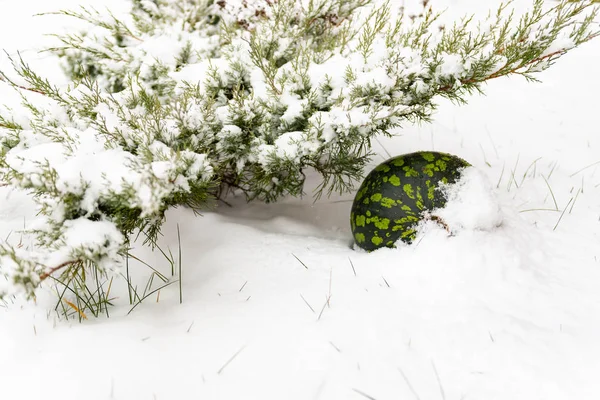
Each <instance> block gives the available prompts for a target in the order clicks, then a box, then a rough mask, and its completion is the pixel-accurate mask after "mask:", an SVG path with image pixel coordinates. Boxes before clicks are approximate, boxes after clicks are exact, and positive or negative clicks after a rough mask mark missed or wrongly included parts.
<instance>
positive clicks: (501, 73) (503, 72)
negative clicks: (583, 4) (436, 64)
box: [439, 33, 600, 92]
mask: <svg viewBox="0 0 600 400" xmlns="http://www.w3.org/2000/svg"><path fill="white" fill-rule="evenodd" d="M599 35H600V33H594V34H592V35H589V36H588V37H587V38H586V39H585V40H583V42H587V41H589V40H591V39H593V38H595V37H597V36H599ZM567 51H568V50H565V49H562V50H557V51H555V52H552V53H550V54H546V55H545V56H542V57H538V58H535V59H533V60H531V61H529V62H528V63H527V64H524V65H519V66H518V67H515V68H512V69H509V70H505V69H504V67H503V68H500V69H499V70H498V71H496V72H494V73H493V74H491V75H489V76H486V77H485V78H483V79H481V80H478V79H465V80H461V81H460V83H461V84H463V85H465V84H470V83H481V82H485V81H489V80H490V79H495V78H499V77H501V76H505V75H509V74H513V73H515V72H517V70H518V69H521V68H523V67H525V66H527V65H531V64H534V63H537V62H540V61H544V60H546V59H548V58H551V57H554V56H557V55H559V54H564V53H566V52H567ZM453 87H454V86H453V85H452V86H451V85H447V86H442V87H440V89H439V90H440V91H441V92H447V91H449V90H450V89H452V88H453Z"/></svg>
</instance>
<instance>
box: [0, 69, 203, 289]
mask: <svg viewBox="0 0 600 400" xmlns="http://www.w3.org/2000/svg"><path fill="white" fill-rule="evenodd" d="M16 67H17V70H18V71H19V73H20V75H21V77H23V78H24V80H25V84H28V85H32V86H31V87H35V88H36V90H28V91H27V92H28V93H31V94H28V95H24V97H23V98H24V104H25V106H26V109H27V110H28V115H27V116H25V115H21V116H20V119H21V120H23V119H26V121H27V122H26V124H25V123H24V124H22V125H17V124H16V123H12V122H10V123H7V121H9V120H8V119H7V118H3V121H5V123H4V124H3V126H0V149H1V151H0V156H1V157H0V182H3V183H5V184H8V185H10V186H12V187H14V188H19V189H22V190H27V191H29V192H31V193H32V194H33V195H34V200H35V201H36V203H37V205H38V208H39V212H40V215H41V217H42V218H41V219H40V220H39V221H38V222H37V224H36V226H35V227H32V228H31V229H30V230H29V231H27V232H24V233H25V235H26V236H28V237H29V238H30V239H31V240H29V239H28V240H27V241H33V243H34V248H33V249H29V250H27V251H25V250H24V249H20V248H18V247H17V248H15V247H14V246H9V245H8V244H7V243H4V244H2V245H1V246H0V274H2V275H3V276H4V278H5V280H6V282H7V283H9V284H8V285H5V286H4V287H3V288H0V296H2V295H7V294H12V293H13V292H15V291H23V290H24V291H25V293H26V294H27V295H29V296H31V295H33V290H34V289H35V288H36V286H37V284H39V283H40V282H41V281H43V280H44V279H45V278H46V277H48V276H49V275H50V274H52V273H55V272H58V271H60V272H61V273H64V271H63V270H65V271H67V272H68V271H69V270H72V269H73V268H83V267H84V266H88V267H90V266H92V267H93V268H96V269H97V270H98V271H99V272H107V271H110V270H115V269H116V268H117V267H118V266H119V265H121V264H122V262H123V259H124V258H123V257H124V256H125V255H126V254H127V251H128V248H129V239H130V237H131V235H132V234H133V233H135V232H143V233H144V235H145V236H146V237H147V238H148V240H149V241H150V242H154V241H155V240H156V237H157V235H158V232H159V230H160V227H161V225H162V223H163V221H164V213H165V211H166V210H167V209H168V208H169V207H171V206H178V205H187V206H189V207H192V208H194V209H199V208H200V207H201V206H204V205H205V202H206V200H208V198H209V197H210V193H211V189H212V187H213V186H214V179H213V169H212V167H211V165H210V162H209V159H208V157H207V155H206V154H205V153H201V152H198V151H194V150H193V149H191V146H190V147H188V148H176V146H173V144H174V142H173V141H169V138H170V137H171V136H170V135H171V133H172V131H170V129H172V127H171V126H169V125H168V121H167V120H166V119H164V120H163V117H164V116H165V115H169V114H170V111H166V110H165V109H166V107H167V106H163V105H161V104H160V102H158V100H157V99H156V98H155V97H153V96H150V95H147V94H145V92H144V90H143V89H138V90H137V91H135V92H132V93H135V96H133V97H131V98H128V99H127V100H122V99H121V97H125V96H127V94H126V93H125V92H124V93H121V94H118V95H114V96H113V95H109V94H106V93H105V92H102V91H100V90H99V88H98V86H97V84H95V83H94V82H91V81H89V80H87V81H82V82H80V83H79V84H78V85H77V86H76V87H74V88H67V89H66V90H60V89H58V88H52V90H51V91H50V90H48V89H49V87H48V83H47V82H46V81H44V80H43V79H42V78H40V77H39V76H38V75H36V74H35V73H34V72H33V71H31V69H30V68H29V67H28V66H27V65H26V64H24V63H22V62H21V64H18V65H17V66H16ZM13 85H16V84H14V83H13ZM14 87H15V88H16V89H18V90H22V89H21V85H19V86H14ZM130 87H131V88H133V87H134V86H133V84H132V85H130ZM44 91H46V94H44V95H41V94H39V93H40V92H44ZM136 102H137V103H142V102H145V107H146V108H136V107H137V106H136ZM150 103H152V104H153V105H152V107H153V112H154V114H153V116H152V119H150V114H149V109H150ZM122 104H127V105H129V108H127V107H124V106H123V105H122ZM142 109H143V110H144V112H143V113H141V110H142ZM107 110H115V115H117V114H119V113H121V114H120V115H121V116H122V118H123V121H125V122H122V121H118V122H117V121H115V120H107V119H106V118H104V115H106V114H107V113H108V112H109V111H107ZM103 113H104V114H103ZM140 114H141V115H140ZM166 143H168V144H170V145H171V146H169V145H167V144H166ZM197 148H200V146H198V147H197ZM11 285H12V286H11ZM11 287H12V289H13V290H12V291H11V290H10V288H11Z"/></svg>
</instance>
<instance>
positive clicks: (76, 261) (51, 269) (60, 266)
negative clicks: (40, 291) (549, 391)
mask: <svg viewBox="0 0 600 400" xmlns="http://www.w3.org/2000/svg"><path fill="white" fill-rule="evenodd" d="M79 262H81V260H72V261H65V262H64V263H62V264H59V265H57V266H56V267H53V268H50V270H49V271H48V272H44V273H43V274H41V275H40V282H41V281H43V280H44V279H47V278H49V277H50V275H52V274H53V273H55V272H56V271H58V270H60V269H63V268H64V267H68V266H69V265H73V264H77V263H79Z"/></svg>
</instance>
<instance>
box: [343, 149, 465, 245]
mask: <svg viewBox="0 0 600 400" xmlns="http://www.w3.org/2000/svg"><path fill="white" fill-rule="evenodd" d="M468 166H470V164H469V163H468V162H466V161H465V160H463V159H461V158H459V157H456V156H453V155H451V154H446V153H439V152H432V151H421V152H416V153H410V154H405V155H401V156H398V157H394V158H391V159H389V160H387V161H385V162H384V163H382V164H380V165H378V166H377V167H376V168H375V169H374V170H373V171H371V172H370V173H369V175H367V177H366V178H365V180H364V182H363V183H362V185H361V186H360V188H359V189H358V192H357V193H356V196H355V198H354V203H353V204H352V211H351V213H350V225H351V227H352V235H353V236H354V242H355V243H356V245H357V246H358V247H360V248H362V249H364V250H367V251H372V250H376V249H378V248H381V247H394V244H395V243H396V241H398V240H402V241H404V242H406V243H410V242H411V241H412V240H413V239H414V237H415V235H416V225H417V224H418V222H419V221H420V220H421V219H422V218H423V217H424V215H425V214H426V213H427V212H428V211H433V210H434V209H436V208H440V207H443V206H444V205H445V204H446V198H445V195H444V192H443V191H441V190H439V187H440V184H441V183H444V184H451V183H454V182H456V181H457V180H458V179H459V178H460V176H461V171H462V170H463V169H464V168H466V167H468Z"/></svg>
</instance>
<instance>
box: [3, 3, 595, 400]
mask: <svg viewBox="0 0 600 400" xmlns="http://www.w3.org/2000/svg"><path fill="white" fill-rule="evenodd" d="M415 2H416V0H415ZM124 3H125V2H122V1H117V0H102V2H101V4H100V2H98V1H91V0H86V1H81V0H57V1H52V2H44V1H41V0H35V1H34V0H27V1H22V2H14V1H13V0H11V1H9V0H0V48H3V49H6V50H7V51H8V52H9V53H14V52H15V51H16V50H17V49H31V48H37V47H39V46H42V45H43V44H44V43H46V42H47V41H48V40H50V39H49V38H45V37H43V36H42V34H44V33H48V32H54V31H56V29H57V27H60V28H61V29H62V27H63V26H64V25H65V24H67V23H72V21H68V20H67V21H65V20H64V19H61V18H58V17H36V18H35V19H31V17H30V16H31V14H33V13H36V12H42V11H50V10H56V9H60V8H73V7H75V6H77V5H79V4H94V5H95V6H96V7H101V5H103V4H106V5H109V6H111V7H116V10H117V11H116V12H118V10H119V8H120V9H123V8H124ZM406 3H410V0H407V1H406ZM496 3H497V2H496V1H489V2H481V1H478V0H437V1H436V2H434V6H436V7H443V6H448V7H449V8H448V16H447V18H450V19H451V18H455V17H457V16H460V15H462V14H463V13H465V12H474V11H482V10H484V9H486V8H487V7H493V6H495V5H496ZM528 4H530V2H529V1H527V0H519V1H516V2H515V6H517V7H519V8H523V7H525V6H527V5H528ZM23 56H24V57H25V58H26V59H27V60H30V61H31V62H32V66H33V67H34V68H41V69H42V70H43V71H44V73H45V74H46V75H49V76H52V77H53V78H54V79H56V80H57V81H61V80H64V77H61V75H60V69H59V68H58V66H57V63H56V60H54V59H48V58H43V57H41V56H38V55H37V54H36V53H35V52H32V51H24V52H23ZM599 62H600V39H597V40H595V41H592V42H591V43H588V44H586V45H584V46H582V47H581V48H579V49H576V50H574V51H572V52H570V53H569V54H568V55H566V56H565V57H563V58H562V59H560V60H559V61H558V63H557V64H556V65H554V66H553V67H552V68H551V69H550V70H548V71H546V72H544V73H543V74H541V75H540V76H539V78H541V79H542V80H543V83H541V84H531V83H527V82H525V80H524V79H521V78H517V77H513V78H510V79H500V80H497V81H495V82H491V83H490V84H489V85H488V86H487V87H486V94H487V96H485V97H484V96H475V97H472V98H471V100H470V103H469V105H467V106H456V105H453V104H450V103H449V102H441V103H440V108H439V112H438V113H437V115H436V116H435V122H434V123H433V124H430V125H423V126H406V127H404V129H402V130H399V131H398V136H396V137H394V138H393V139H381V140H380V142H379V143H376V145H377V146H378V148H377V150H378V152H379V154H380V155H381V156H380V158H376V159H374V160H373V165H375V164H377V163H379V162H381V161H382V160H384V159H386V158H388V153H389V154H391V155H397V154H402V153H408V152H412V151H415V150H438V151H444V152H449V153H453V154H456V155H458V156H460V157H462V158H464V159H466V160H468V161H469V162H471V163H472V164H473V165H474V166H476V167H477V168H478V169H479V170H480V171H481V172H483V173H484V174H485V175H486V176H487V178H488V180H489V182H490V185H491V187H492V188H493V190H492V191H493V195H494V197H495V200H494V201H497V203H498V204H499V206H500V213H501V217H502V218H503V223H502V225H501V226H500V227H498V228H494V229H491V230H477V229H469V228H468V227H467V228H464V229H462V230H460V231H459V232H458V233H457V235H455V236H453V237H448V236H447V234H446V232H445V231H443V230H442V229H441V228H439V227H436V226H433V225H432V226H426V227H425V228H424V230H423V232H422V233H421V236H420V237H419V240H418V242H417V243H415V244H413V245H411V246H401V247H400V248H398V249H394V250H392V249H383V250H378V251H376V252H373V253H370V254H367V253H363V252H358V251H354V250H352V249H351V248H350V242H351V235H350V227H349V221H348V220H349V209H350V205H351V199H352V194H348V195H345V196H335V197H332V198H330V199H322V200H319V201H317V202H313V199H312V198H311V196H307V197H306V198H304V199H289V200H286V201H282V202H280V203H277V204H269V205H266V204H259V203H255V204H245V203H244V202H243V200H242V199H231V203H232V205H233V207H227V206H222V207H220V208H219V209H218V210H217V211H216V212H207V213H206V214H204V215H203V216H202V217H194V216H193V215H192V213H191V212H190V211H188V210H185V209H178V210H172V211H170V212H169V214H168V220H167V223H166V226H165V230H164V237H163V239H162V242H161V246H163V247H164V248H166V247H167V246H168V247H170V248H171V249H173V250H174V251H176V250H177V248H178V240H177V226H178V225H179V228H180V233H181V250H182V265H183V271H182V272H183V280H182V282H183V284H182V294H183V304H179V295H180V292H179V289H178V288H177V287H176V286H177V285H172V286H170V287H168V288H166V289H163V290H162V291H161V293H160V297H159V298H158V297H157V296H153V297H152V299H147V300H146V301H145V302H144V303H143V304H141V305H140V306H139V307H137V308H136V309H135V310H134V311H133V312H132V313H131V314H130V315H126V314H127V312H128V311H129V309H130V306H129V305H128V301H127V291H126V289H125V288H123V287H122V286H118V285H117V284H115V285H116V286H115V288H114V289H113V295H116V296H118V297H119V299H117V300H116V304H117V306H116V307H114V308H112V309H111V310H110V312H111V317H110V318H108V319H106V318H99V319H95V320H94V319H90V320H87V321H84V322H83V323H79V322H76V321H64V320H60V319H59V318H58V316H57V314H56V313H54V311H53V310H52V305H53V301H55V298H52V297H51V296H48V297H47V298H45V297H43V296H42V297H40V298H39V299H38V303H37V304H28V303H24V302H17V303H14V304H8V305H7V306H6V307H0V358H1V361H2V362H1V363H0V398H1V399H7V400H37V399H49V400H50V399H52V400H54V399H57V400H58V399H61V400H67V399H86V400H87V399H89V400H92V399H119V400H137V399H148V400H152V399H160V400H169V399H174V400H184V399H278V400H279V399H299V400H305V399H322V400H329V399H361V398H362V399H365V398H367V399H377V400H386V399H415V400H419V399H421V400H430V399H440V400H446V399H447V400H459V399H481V400H492V399H503V400H507V399H510V400H516V399H523V400H531V399H548V400H550V399H552V400H554V399H556V400H559V399H560V400H571V399H577V400H585V399H598V398H600V381H599V380H598V379H597V376H598V372H599V371H600V340H599V339H598V338H600V290H599V287H600V113H599V112H598V93H600V75H598V73H597V65H598V63H599ZM6 66H7V63H6V59H5V58H2V59H1V61H0V67H2V68H6ZM9 101H12V99H11V98H10V97H8V91H7V90H6V88H4V90H2V91H0V102H1V103H3V104H5V103H7V102H9ZM310 183H311V184H312V185H315V184H316V183H317V182H315V181H314V180H313V181H311V182H310ZM307 189H308V191H310V188H307ZM484 200H485V196H484ZM487 201H488V202H489V201H490V200H489V199H488V200H487ZM486 205H489V204H488V203H487V202H486V203H485V204H483V205H478V204H472V203H469V204H466V205H465V206H464V208H463V211H465V210H470V209H472V210H473V212H476V211H477V209H478V207H479V206H486ZM33 218H34V216H33V215H31V208H30V206H29V203H28V202H27V199H26V198H25V197H24V196H23V195H19V194H17V193H9V192H8V191H7V190H6V189H2V188H0V236H2V237H5V236H6V235H8V234H9V232H11V231H17V230H19V229H21V228H22V227H23V225H24V224H25V225H26V224H27V223H28V221H30V220H32V219H33ZM13 235H15V233H13ZM136 254H137V255H138V256H139V257H140V258H142V259H144V260H145V261H148V262H149V263H150V264H152V265H154V266H156V267H157V268H161V269H162V272H163V273H165V274H167V273H169V274H170V269H169V268H170V267H169V266H168V265H167V263H166V262H165V261H164V258H162V256H160V255H156V254H154V255H153V254H151V253H150V252H149V250H147V249H144V248H141V247H140V248H138V249H136ZM140 273H144V271H140ZM138 276H139V278H136V279H139V281H140V285H143V284H144V282H145V281H144V276H140V275H138ZM121 285H122V284H121ZM48 310H52V311H48Z"/></svg>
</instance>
